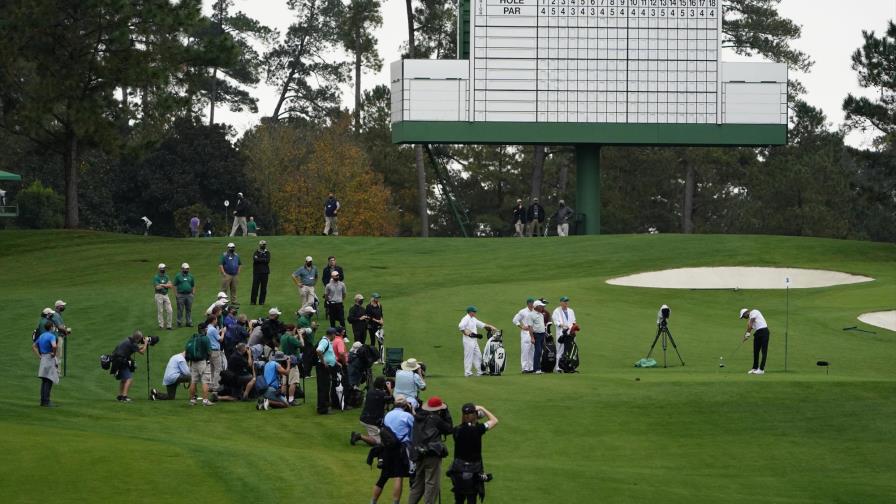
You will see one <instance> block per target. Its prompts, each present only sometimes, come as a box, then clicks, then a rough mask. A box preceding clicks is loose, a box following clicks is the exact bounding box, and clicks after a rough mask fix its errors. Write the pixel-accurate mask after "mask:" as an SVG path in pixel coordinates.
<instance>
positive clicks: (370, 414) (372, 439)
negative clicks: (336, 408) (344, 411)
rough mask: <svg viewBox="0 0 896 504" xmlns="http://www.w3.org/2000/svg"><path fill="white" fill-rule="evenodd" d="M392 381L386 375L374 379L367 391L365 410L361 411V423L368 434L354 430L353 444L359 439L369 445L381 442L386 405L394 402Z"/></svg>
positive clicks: (376, 444)
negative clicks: (381, 429) (381, 427)
mask: <svg viewBox="0 0 896 504" xmlns="http://www.w3.org/2000/svg"><path fill="white" fill-rule="evenodd" d="M392 401H393V399H392V382H390V381H389V380H387V379H386V377H385V376H377V377H376V380H374V381H373V387H371V388H370V389H369V390H368V391H367V398H366V399H365V400H364V410H363V411H362V412H361V425H362V426H363V427H364V429H365V430H366V431H367V435H364V434H361V433H359V432H355V431H352V436H351V441H350V443H351V445H352V446H354V445H355V444H356V443H357V442H358V441H364V442H365V443H367V445H368V446H378V445H379V444H380V426H382V425H383V418H384V417H385V416H386V407H387V406H388V405H389V404H392Z"/></svg>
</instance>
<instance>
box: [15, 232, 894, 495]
mask: <svg viewBox="0 0 896 504" xmlns="http://www.w3.org/2000/svg"><path fill="white" fill-rule="evenodd" d="M266 239H267V240H268V242H269V248H270V250H271V253H272V262H271V265H272V274H271V280H270V286H269V293H268V305H267V307H253V306H249V305H248V301H249V289H250V286H251V265H249V264H247V263H251V256H252V251H253V250H254V248H255V244H256V241H255V239H248V238H237V239H235V241H236V244H237V252H238V253H240V255H241V256H242V258H243V262H244V272H243V274H242V275H241V283H240V289H239V294H240V301H241V302H242V304H243V307H244V309H245V311H246V312H247V313H248V314H249V315H250V316H253V317H257V316H259V315H261V314H262V313H264V312H266V310H267V308H268V307H270V306H278V307H279V308H280V309H281V310H282V311H283V312H284V316H285V317H286V318H287V320H289V321H291V320H292V319H293V317H292V315H291V314H292V313H293V312H294V311H295V309H296V308H297V304H298V296H297V293H296V289H295V287H294V286H293V283H292V281H291V280H290V278H289V273H290V272H292V271H293V270H294V269H296V268H297V267H298V266H299V265H300V263H301V262H300V261H301V260H302V259H303V258H304V256H306V255H311V256H313V257H314V259H315V263H316V264H317V265H318V267H319V269H321V270H322V267H323V266H324V265H325V262H326V257H327V256H328V255H335V256H337V257H338V259H339V264H340V265H342V266H343V267H344V268H345V274H346V285H347V287H348V289H349V292H350V294H354V293H355V292H362V293H364V294H365V295H366V296H367V297H368V298H369V295H370V293H371V292H373V291H377V292H379V293H381V294H382V302H383V307H384V320H385V322H386V326H385V333H386V341H387V345H389V346H400V347H404V349H405V357H406V358H407V357H416V358H417V359H419V360H422V361H424V362H425V363H426V364H427V367H428V371H429V375H428V376H427V382H428V384H429V389H428V390H427V391H426V392H425V396H427V397H428V396H430V395H439V396H441V397H442V398H443V399H444V400H445V401H446V402H447V403H448V405H449V407H450V409H451V413H452V415H453V416H454V418H455V421H456V422H457V421H458V420H459V418H460V411H459V410H460V406H461V404H463V403H465V402H468V401H473V402H476V403H479V404H482V405H484V406H486V407H487V408H489V409H490V410H491V411H492V412H493V413H494V414H495V415H496V416H497V417H498V418H499V419H500V425H499V426H498V427H497V428H496V429H495V430H494V432H491V433H489V434H488V435H487V436H486V437H485V439H484V458H485V464H486V468H487V470H488V471H489V472H492V473H494V475H495V480H494V481H493V482H491V483H489V484H488V487H487V499H486V502H492V503H527V502H553V501H556V502H571V503H586V502H614V503H615V502H632V503H640V502H648V501H654V502H674V503H678V502H680V503H694V502H707V503H721V502H724V503H749V504H753V503H758V502H774V503H781V502H783V503H817V502H838V503H846V502H849V503H853V502H855V503H876V502H882V503H883V502H893V499H894V496H896V477H894V475H896V449H894V448H896V446H894V439H896V428H894V425H896V421H894V419H896V400H894V397H896V374H894V371H893V361H892V359H893V356H894V354H896V352H894V351H896V333H894V332H890V331H887V330H884V329H879V328H874V327H871V326H867V325H864V324H862V323H860V322H859V321H858V320H856V317H857V316H858V315H859V314H861V313H864V312H868V311H875V310H884V309H893V308H896V246H894V245H889V244H878V243H868V242H848V241H834V240H822V239H808V238H785V237H765V236H764V237H754V236H707V235H694V236H679V235H668V236H666V235H653V236H648V235H644V236H599V237H573V238H569V239H558V238H551V239H547V240H545V239H526V240H523V239H500V240H498V239H481V240H461V239H428V240H421V239H374V238H328V237H269V238H268V237H266ZM227 241H228V240H227V239H224V238H215V239H192V240H188V239H179V240H175V239H162V238H144V237H142V236H121V235H112V234H99V233H90V232H0V265H2V270H3V272H4V275H5V280H4V289H3V290H2V292H0V306H2V310H3V311H2V313H3V316H2V319H3V324H2V328H3V329H2V339H0V345H2V346H0V383H2V384H4V389H5V390H4V392H3V393H2V394H0V430H2V432H3V434H2V436H0V452H2V454H3V456H2V458H0V494H2V495H3V499H2V502H3V503H12V502H98V501H105V502H234V503H236V502H272V501H274V500H275V499H287V501H288V502H293V501H295V502H315V503H330V502H332V503H350V502H356V503H367V502H369V499H370V497H369V495H370V488H371V486H372V485H373V483H374V482H375V481H376V479H377V476H378V474H379V473H378V471H376V470H370V469H369V468H368V466H366V465H365V463H364V458H365V456H366V453H367V450H366V449H364V448H361V447H360V446H356V447H352V446H349V443H348V440H349V433H350V431H352V430H357V429H358V428H359V427H360V426H359V424H358V416H359V414H360V411H355V410H353V411H348V412H343V413H335V414H331V415H329V416H318V415H316V414H315V411H314V407H313V402H314V399H315V393H314V384H313V382H312V381H309V382H308V383H309V386H308V388H309V389H310V390H309V398H310V400H311V404H309V405H302V406H300V407H298V408H292V409H288V410H279V411H269V412H258V411H255V409H254V403H252V404H245V403H234V404H217V405H215V406H214V407H210V408H204V407H200V406H197V407H189V406H188V404H187V400H186V393H184V392H179V395H178V397H179V399H178V400H177V401H172V402H151V401H148V400H146V374H145V372H146V362H145V361H144V359H143V357H142V356H140V357H139V359H138V369H137V372H136V374H135V377H134V385H133V387H132V389H131V396H132V397H133V398H134V399H135V400H134V402H133V403H131V404H120V403H118V402H116V401H115V396H116V394H117V384H116V382H115V381H114V380H113V378H112V377H111V376H109V375H108V374H107V372H105V371H102V370H101V369H100V368H99V365H98V359H97V358H98V356H99V355H100V354H102V353H111V351H112V350H113V348H114V347H115V345H116V344H117V343H119V342H120V341H121V340H122V339H124V338H125V337H126V336H127V335H129V334H130V332H131V331H133V330H134V329H137V328H139V329H142V330H144V332H147V333H149V334H158V335H160V336H161V338H162V341H161V342H160V343H159V344H158V345H157V346H155V347H153V348H152V350H151V357H152V360H151V381H152V386H153V387H161V381H162V372H163V371H164V367H165V363H166V362H167V360H168V358H169V357H170V356H171V355H172V354H173V353H175V352H177V351H180V350H182V348H183V345H184V342H185V341H186V339H187V338H188V336H189V335H190V334H191V333H190V331H189V330H187V329H180V330H175V331H161V332H160V331H156V330H155V328H156V314H155V304H154V301H153V292H152V291H153V289H152V285H151V278H152V276H153V275H154V273H155V269H156V265H157V263H159V262H164V263H166V264H169V265H172V266H173V267H176V266H177V265H179V264H180V263H182V262H185V261H186V262H189V263H190V264H191V266H192V272H193V273H194V275H195V276H196V278H197V286H198V294H197V296H196V306H195V309H194V313H197V314H198V313H201V312H204V310H205V307H207V306H208V305H209V304H210V303H211V302H212V301H213V300H214V299H213V298H214V296H215V294H216V293H217V291H218V288H219V280H218V274H217V260H218V258H219V256H220V253H221V252H222V251H223V248H224V245H225V244H226V243H227ZM713 265H720V266H721V265H725V266H738V265H749V266H793V267H805V268H819V269H831V270H837V271H844V272H849V273H856V274H862V275H867V276H870V277H873V278H874V279H875V280H874V281H873V282H869V283H864V284H856V285H850V286H840V287H831V288H823V289H807V290H803V289H792V290H791V291H790V311H789V361H788V370H789V372H788V373H786V374H785V373H784V325H785V315H786V313H785V291H784V290H764V291H746V290H741V291H736V292H735V291H730V290H727V291H722V290H719V291H691V290H672V289H638V288H629V287H617V286H610V285H607V284H606V283H605V280H607V279H608V278H612V277H615V276H619V275H625V274H630V273H636V272H640V271H649V270H659V269H665V268H674V267H687V266H713ZM173 267H172V268H169V272H170V273H171V274H172V276H173V274H174V273H176V271H177V270H176V269H174V268H173ZM317 290H318V293H319V294H320V292H321V288H320V286H318V289H317ZM529 295H537V296H545V297H546V298H548V299H549V300H550V301H551V305H550V306H549V308H550V309H551V310H553V308H554V307H555V306H556V304H557V300H558V298H559V296H561V295H567V296H569V297H570V298H571V303H570V306H571V307H572V308H573V309H574V310H575V311H576V315H577V318H578V321H579V324H580V325H581V327H582V332H581V333H580V337H579V339H578V341H579V345H580V350H581V360H582V365H581V368H580V370H581V371H582V372H581V373H579V374H575V375H542V376H533V375H521V374H520V372H519V370H520V367H519V344H518V334H519V333H518V331H516V330H515V328H514V327H513V326H512V324H511V318H512V317H513V315H514V314H515V313H516V311H517V310H519V309H520V308H521V307H522V306H523V305H524V301H525V298H526V297H527V296H529ZM58 298H62V299H64V300H65V301H66V302H68V307H67V310H66V312H65V320H66V323H67V324H68V325H70V326H71V327H73V331H74V332H73V334H72V337H71V340H70V353H69V356H68V367H69V369H68V375H69V376H67V377H66V378H64V379H62V381H61V382H60V384H59V385H57V386H56V387H54V389H53V400H54V401H56V402H58V404H59V405H60V407H59V408H58V409H49V410H48V409H44V408H40V407H38V398H39V386H40V382H39V380H37V379H36V373H37V359H36V358H35V357H34V356H33V355H32V354H31V349H30V338H29V336H30V334H31V331H32V329H33V328H34V326H35V324H36V322H37V319H38V315H39V313H40V310H41V309H42V308H43V307H45V306H50V305H51V304H52V302H53V301H55V300H56V299H58ZM171 298H172V301H173V299H174V296H173V294H172V295H171ZM663 303H666V304H668V305H670V306H671V307H672V318H671V319H670V328H671V330H672V333H673V334H674V336H675V340H676V341H677V343H678V345H679V349H680V351H681V355H682V357H683V358H684V361H685V363H686V366H684V367H681V366H680V365H679V363H678V361H677V358H676V357H675V354H674V353H672V352H671V349H670V353H669V362H670V364H674V366H672V367H670V368H669V369H662V368H660V369H636V368H633V367H632V364H633V363H634V362H635V361H636V360H638V359H639V358H640V357H643V356H644V354H646V353H647V350H648V348H649V346H650V343H651V341H652V340H653V336H654V334H655V332H656V324H655V317H656V312H657V309H658V307H659V306H660V305H661V304H663ZM469 304H475V305H476V306H477V307H478V308H479V316H480V318H481V319H483V320H485V321H486V322H489V323H491V324H494V325H496V326H498V327H499V328H502V329H504V330H505V346H506V348H507V369H506V373H505V375H504V376H501V377H481V378H466V379H465V378H463V373H462V348H461V338H460V336H459V333H458V332H457V323H458V321H459V320H460V318H461V317H462V316H463V315H464V312H463V310H464V308H465V307H466V306H467V305H469ZM747 306H749V307H755V308H759V309H760V310H762V312H763V313H764V315H765V317H766V319H767V320H768V323H769V325H770V329H771V343H770V349H769V360H768V367H767V369H768V373H767V374H766V375H765V376H748V375H747V374H746V371H747V370H748V369H749V368H750V364H751V359H752V355H751V344H752V342H748V343H747V344H745V345H744V348H742V349H740V351H739V352H738V353H737V355H736V357H735V358H734V359H732V360H727V358H728V355H729V354H730V353H731V351H732V350H734V349H735V347H736V345H737V344H738V342H739V338H740V337H741V335H742V334H743V330H744V325H745V324H744V322H743V321H742V320H738V318H737V313H738V310H739V309H740V308H742V307H747ZM287 315H288V316H287ZM194 318H197V317H194ZM850 326H858V327H860V328H863V329H866V330H869V331H874V332H876V334H870V333H864V332H856V331H843V330H842V329H843V328H844V327H850ZM721 355H725V357H726V362H727V367H726V368H723V369H720V368H719V366H718V364H719V357H720V356H721ZM655 356H656V357H657V358H658V360H659V361H660V363H662V355H661V354H659V355H658V356H657V355H656V354H655ZM822 359H823V360H828V361H830V362H831V367H830V374H829V375H826V374H825V371H824V369H822V368H819V367H816V365H815V363H816V361H817V360H822ZM375 372H376V373H378V372H379V367H376V368H375ZM448 446H449V450H451V451H453V443H451V442H449V444H448ZM444 467H445V468H446V469H447V464H446V465H445V466H444ZM389 488H391V487H389ZM449 489H450V483H449V482H448V481H447V479H443V487H442V494H443V495H442V497H443V499H442V502H445V503H448V502H453V501H452V500H451V494H450V491H449ZM888 496H889V497H888ZM387 497H388V491H387V492H386V495H384V496H383V498H381V499H380V502H383V503H387V504H388V503H389V502H390V499H388V498H387ZM406 498H407V489H406V490H405V494H404V497H403V499H402V502H405V501H406Z"/></svg>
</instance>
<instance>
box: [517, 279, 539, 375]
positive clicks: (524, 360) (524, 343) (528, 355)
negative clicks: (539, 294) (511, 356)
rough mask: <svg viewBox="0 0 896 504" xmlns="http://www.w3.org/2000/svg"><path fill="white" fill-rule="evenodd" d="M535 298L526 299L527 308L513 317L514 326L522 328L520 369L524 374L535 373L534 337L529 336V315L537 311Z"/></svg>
mask: <svg viewBox="0 0 896 504" xmlns="http://www.w3.org/2000/svg"><path fill="white" fill-rule="evenodd" d="M534 303H535V298H534V297H529V298H528V299H526V306H525V307H524V308H523V309H521V310H520V311H518V312H516V315H514V316H513V325H515V326H517V327H519V328H520V369H521V371H522V372H523V373H531V372H533V371H535V369H534V368H533V367H532V356H533V353H534V351H535V348H534V347H533V346H532V335H531V334H529V323H528V322H527V320H528V319H529V315H531V314H532V312H533V311H535V307H534V306H533V304H534Z"/></svg>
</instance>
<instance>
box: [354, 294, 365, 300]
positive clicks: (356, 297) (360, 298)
mask: <svg viewBox="0 0 896 504" xmlns="http://www.w3.org/2000/svg"><path fill="white" fill-rule="evenodd" d="M362 299H364V294H360V293H358V294H355V301H361V300H362Z"/></svg>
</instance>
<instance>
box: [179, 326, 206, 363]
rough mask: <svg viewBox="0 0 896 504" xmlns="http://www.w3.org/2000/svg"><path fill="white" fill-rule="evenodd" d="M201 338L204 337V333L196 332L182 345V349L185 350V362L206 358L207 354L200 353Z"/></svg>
mask: <svg viewBox="0 0 896 504" xmlns="http://www.w3.org/2000/svg"><path fill="white" fill-rule="evenodd" d="M201 338H205V336H204V335H202V334H199V333H196V334H194V335H193V336H191V337H190V339H189V340H187V344H186V345H185V346H184V350H185V351H186V355H185V356H184V357H186V359H187V362H199V361H203V360H206V359H208V356H207V355H202V353H203V352H202V341H201Z"/></svg>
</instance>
